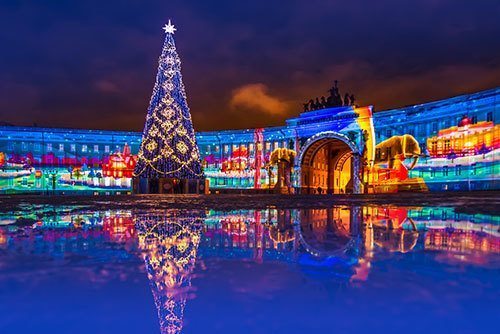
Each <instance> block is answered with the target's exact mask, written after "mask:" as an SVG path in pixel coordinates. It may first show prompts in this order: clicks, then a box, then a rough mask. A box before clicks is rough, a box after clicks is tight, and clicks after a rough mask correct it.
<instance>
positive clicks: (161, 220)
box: [135, 211, 205, 333]
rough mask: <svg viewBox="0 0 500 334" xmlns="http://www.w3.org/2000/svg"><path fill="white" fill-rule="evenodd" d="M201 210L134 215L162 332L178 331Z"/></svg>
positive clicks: (199, 224)
mask: <svg viewBox="0 0 500 334" xmlns="http://www.w3.org/2000/svg"><path fill="white" fill-rule="evenodd" d="M204 216H205V214H204V212H198V211H194V212H178V211H167V212H165V213H159V214H155V213H153V214H147V215H138V216H136V219H135V221H136V229H137V232H138V239H139V249H140V250H141V251H142V256H143V259H144V262H145V265H146V271H147V274H148V279H149V280H150V285H151V288H152V291H153V296H154V299H155V304H156V307H157V309H158V318H159V321H160V329H161V332H162V333H180V332H181V330H182V326H183V317H184V308H185V306H186V293H187V291H186V289H187V290H188V289H189V287H190V286H191V273H192V272H193V270H194V266H195V262H196V255H197V251H198V246H199V243H200V239H201V232H202V227H203V223H204Z"/></svg>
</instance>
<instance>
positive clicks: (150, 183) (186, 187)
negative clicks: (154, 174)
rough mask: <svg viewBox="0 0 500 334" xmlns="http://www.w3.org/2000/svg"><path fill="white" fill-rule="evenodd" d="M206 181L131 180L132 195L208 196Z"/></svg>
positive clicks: (170, 179)
mask: <svg viewBox="0 0 500 334" xmlns="http://www.w3.org/2000/svg"><path fill="white" fill-rule="evenodd" d="M207 181H208V180H206V179H195V180H193V179H172V178H160V179H146V178H134V179H133V192H134V194H143V195H146V194H208V191H209V190H208V182H207Z"/></svg>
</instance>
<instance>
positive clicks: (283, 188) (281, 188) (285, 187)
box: [269, 148, 297, 194]
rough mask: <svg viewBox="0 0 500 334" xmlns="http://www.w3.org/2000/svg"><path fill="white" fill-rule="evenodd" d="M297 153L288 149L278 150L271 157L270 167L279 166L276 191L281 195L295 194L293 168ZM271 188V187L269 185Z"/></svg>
mask: <svg viewBox="0 0 500 334" xmlns="http://www.w3.org/2000/svg"><path fill="white" fill-rule="evenodd" d="M296 155H297V152H295V151H294V150H290V149H288V148H277V149H275V150H274V151H273V152H272V153H271V155H270V157H269V166H272V165H275V164H277V165H278V182H277V183H276V185H275V187H274V189H275V192H277V193H280V194H293V192H294V189H293V188H292V181H291V175H292V167H293V164H294V160H295V157H296ZM269 186H271V185H269Z"/></svg>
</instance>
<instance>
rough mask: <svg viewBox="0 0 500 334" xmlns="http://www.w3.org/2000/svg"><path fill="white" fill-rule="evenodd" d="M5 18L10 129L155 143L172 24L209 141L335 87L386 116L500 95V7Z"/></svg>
mask: <svg viewBox="0 0 500 334" xmlns="http://www.w3.org/2000/svg"><path fill="white" fill-rule="evenodd" d="M0 6H1V7H0V43H1V44H0V45H2V52H0V73H1V74H2V76H1V78H2V80H1V82H0V121H1V120H4V121H8V122H12V123H17V124H32V123H34V122H36V123H38V124H39V125H47V126H68V127H87V128H107V129H124V130H125V129H127V130H141V129H142V126H143V122H144V117H145V111H146V108H147V103H148V102H149V98H150V94H151V90H152V86H153V82H154V78H155V75H156V66H157V59H158V55H159V52H160V50H161V46H162V43H163V35H162V31H161V29H160V28H161V26H162V25H163V23H164V22H165V21H166V20H167V19H168V18H172V19H173V21H174V23H175V24H176V25H177V27H178V32H177V33H176V39H177V47H178V50H179V53H180V55H181V58H182V60H183V75H184V80H185V83H186V86H187V93H188V97H189V104H190V106H191V111H192V114H193V119H194V122H195V126H196V128H197V129H199V130H209V129H221V128H242V127H253V126H265V125H278V124H282V123H283V121H284V119H286V118H287V117H289V116H292V115H296V114H297V113H298V112H300V110H301V103H302V102H304V101H305V100H307V99H309V98H310V97H312V96H314V97H315V96H321V95H323V94H326V89H327V88H328V87H329V85H330V84H331V82H332V81H333V79H339V80H340V81H341V88H343V89H348V90H349V91H352V92H354V93H355V94H356V96H357V97H358V100H359V101H360V102H361V103H363V104H373V105H374V106H375V108H376V109H378V110H380V109H386V108H392V107H398V106H403V105H409V104H413V103H419V102H425V101H428V100H434V99H440V98H446V97H449V96H453V95H457V94H462V93H466V92H473V91H478V90H481V89H487V88H491V87H494V86H498V85H499V84H500V70H499V68H500V64H499V59H500V43H498V42H497V41H498V40H500V24H499V23H498V19H497V18H498V17H500V5H499V3H498V1H495V0H491V1H489V0H483V1H481V0H480V1H468V0H418V1H401V0H379V1H371V0H365V1H360V0H351V1H335V0H322V1H320V0H309V1H298V0H295V1H293V0H292V1H287V2H286V3H284V2H277V1H248V2H246V1H245V2H243V1H234V0H214V1H205V0H194V1H181V0H173V1H163V0H162V1H160V0H154V1H127V2H126V3H124V2H123V1H118V0H109V1H97V0H87V1H78V2H77V1H70V0H65V1H58V2H57V3H56V2H48V1H10V0H4V1H2V3H1V5H0ZM256 83H258V84H259V85H258V86H256ZM238 92H239V93H240V95H239V100H238V101H239V102H238V103H235V93H238ZM252 99H254V100H258V101H259V102H258V103H257V102H255V103H254V104H253V106H252V103H249V102H251V101H252ZM273 101H274V102H277V104H274V105H273V103H271V104H269V103H270V102H273ZM270 105H271V107H269V106H270ZM273 106H274V107H273ZM269 108H277V110H276V111H273V110H271V109H269ZM278 109H279V111H278Z"/></svg>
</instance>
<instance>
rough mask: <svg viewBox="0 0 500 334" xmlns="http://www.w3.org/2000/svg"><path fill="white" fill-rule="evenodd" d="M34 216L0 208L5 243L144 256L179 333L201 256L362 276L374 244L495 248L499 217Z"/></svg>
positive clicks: (301, 213) (279, 213)
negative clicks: (3, 212)
mask: <svg viewBox="0 0 500 334" xmlns="http://www.w3.org/2000/svg"><path fill="white" fill-rule="evenodd" d="M66 210H67V208H66ZM39 216H40V215H39V213H38V212H33V213H30V214H28V215H26V216H24V217H23V218H22V219H18V220H17V222H18V224H16V219H17V218H12V217H11V216H0V222H1V223H2V224H0V249H2V252H6V253H8V252H13V253H16V254H19V253H21V254H25V255H29V256H33V257H36V256H46V255H49V256H51V257H54V258H63V257H65V256H66V255H74V254H81V255H83V256H80V257H78V258H79V259H83V261H84V262H85V264H86V265H87V266H88V263H89V262H88V261H93V260H92V259H93V258H94V259H95V261H96V263H98V264H99V265H102V264H103V263H106V262H110V263H114V262H115V261H116V259H120V261H123V260H124V259H127V258H128V259H129V261H131V262H130V263H131V265H130V266H125V267H128V268H131V267H134V268H136V267H137V257H138V256H139V255H140V256H141V257H142V259H143V260H144V265H145V268H146V273H147V275H148V279H149V280H150V286H151V289H152V292H153V296H154V299H155V303H156V306H157V309H158V316H159V322H160V327H161V330H162V332H163V333H178V332H181V330H182V328H183V318H184V312H186V314H187V312H189V303H187V300H188V298H187V297H188V295H189V294H190V293H192V291H193V290H192V287H191V277H192V276H193V272H194V271H195V269H196V268H195V264H196V260H197V258H199V257H200V256H201V257H202V258H204V259H208V258H210V257H215V258H220V259H244V260H252V261H255V262H257V263H260V262H262V261H269V262H276V261H283V262H293V263H298V265H300V266H301V267H302V268H304V269H305V270H304V272H307V273H311V272H312V273H315V270H318V271H320V272H321V273H322V275H324V274H325V273H327V272H331V273H333V275H335V277H336V279H339V280H342V282H345V283H347V282H351V283H353V282H359V281H366V280H367V279H368V278H369V275H370V272H371V270H372V263H373V262H374V261H375V260H377V256H378V254H380V253H382V254H383V256H382V258H386V256H387V255H386V254H385V255H384V253H385V252H397V253H407V252H412V251H415V250H422V249H424V250H431V251H433V252H431V254H436V259H437V260H438V261H441V260H442V259H444V260H446V261H448V260H453V261H461V262H463V263H477V262H478V261H481V260H484V259H485V258H486V257H487V255H488V254H500V233H499V230H498V226H499V225H500V217H497V216H487V215H477V214H467V213H460V212H456V211H454V210H453V209H452V208H442V207H436V208H434V207H423V208H420V207H414V208H399V207H391V206H385V207H375V206H368V207H347V206H345V207H333V208H329V209H308V210H279V209H268V210H257V211H255V210H241V211H232V212H217V211H209V212H208V213H206V212H205V211H201V212H200V211H185V210H165V211H161V212H159V211H158V212H156V211H155V212H149V213H132V212H127V211H103V212H94V213H87V212H83V213H70V211H63V212H57V211H54V212H53V214H48V213H47V212H44V218H43V219H40V218H39ZM28 222H29V223H28ZM7 224H8V225H7ZM4 225H5V226H4ZM132 245H134V246H132ZM137 245H138V247H137ZM5 258H6V259H7V257H5ZM134 260H135V262H134ZM1 264H2V263H0V265H1ZM91 268H92V267H91ZM123 268H124V267H121V269H120V270H124V269H123ZM113 270H117V269H116V268H115V267H113ZM120 270H118V272H113V271H110V272H109V271H108V272H106V273H101V272H100V271H95V270H93V268H92V270H88V271H87V275H88V277H85V278H86V279H91V280H93V281H95V282H106V280H108V281H109V280H111V279H113V277H115V278H116V277H120V278H122V275H123V274H126V273H123V272H122V271H120ZM134 270H136V269H132V271H134Z"/></svg>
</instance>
